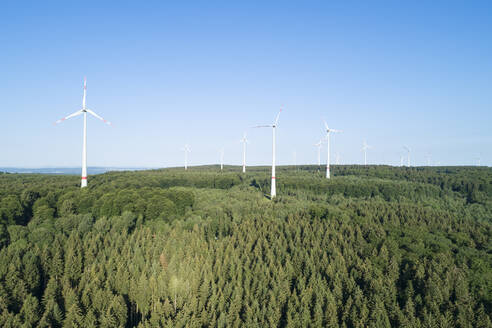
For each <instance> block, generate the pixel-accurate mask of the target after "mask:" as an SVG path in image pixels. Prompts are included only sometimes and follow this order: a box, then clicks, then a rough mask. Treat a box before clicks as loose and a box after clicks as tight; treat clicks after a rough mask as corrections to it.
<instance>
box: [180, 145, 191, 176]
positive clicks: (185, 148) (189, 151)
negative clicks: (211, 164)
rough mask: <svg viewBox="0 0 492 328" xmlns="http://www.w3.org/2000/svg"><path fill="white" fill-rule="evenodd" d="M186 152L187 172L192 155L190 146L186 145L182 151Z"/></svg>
mask: <svg viewBox="0 0 492 328" xmlns="http://www.w3.org/2000/svg"><path fill="white" fill-rule="evenodd" d="M181 150H182V151H184V155H185V171H186V170H188V153H191V148H190V146H188V145H184V147H183V148H182V149H181Z"/></svg>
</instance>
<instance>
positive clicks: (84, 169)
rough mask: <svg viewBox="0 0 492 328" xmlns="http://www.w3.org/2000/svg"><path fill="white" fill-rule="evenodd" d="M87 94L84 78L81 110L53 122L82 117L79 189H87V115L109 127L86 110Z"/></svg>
mask: <svg viewBox="0 0 492 328" xmlns="http://www.w3.org/2000/svg"><path fill="white" fill-rule="evenodd" d="M86 94H87V79H86V78H85V77H84V96H83V97H82V109H81V110H78V111H76V112H75V113H73V114H70V115H68V116H66V117H64V118H62V119H59V120H58V121H56V122H55V124H58V123H61V122H63V121H65V120H68V119H69V118H72V117H75V116H79V115H81V114H83V115H84V137H83V143H82V179H81V183H80V187H81V188H84V187H87V113H89V114H91V115H92V116H94V117H95V118H98V119H100V120H101V121H103V122H104V123H106V124H108V125H111V123H110V122H108V121H106V120H105V119H103V118H102V117H101V116H99V115H97V114H96V113H94V112H93V111H92V110H90V109H89V108H87V107H86V106H85V97H86Z"/></svg>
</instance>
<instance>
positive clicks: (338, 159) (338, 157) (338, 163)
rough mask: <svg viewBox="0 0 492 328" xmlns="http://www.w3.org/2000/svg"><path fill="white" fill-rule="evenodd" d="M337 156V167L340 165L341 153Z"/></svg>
mask: <svg viewBox="0 0 492 328" xmlns="http://www.w3.org/2000/svg"><path fill="white" fill-rule="evenodd" d="M335 156H336V161H337V162H336V163H337V165H340V153H336V155H335Z"/></svg>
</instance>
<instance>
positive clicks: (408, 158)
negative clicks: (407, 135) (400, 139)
mask: <svg viewBox="0 0 492 328" xmlns="http://www.w3.org/2000/svg"><path fill="white" fill-rule="evenodd" d="M403 148H404V149H405V150H406V151H407V166H408V167H410V148H408V147H407V146H403Z"/></svg>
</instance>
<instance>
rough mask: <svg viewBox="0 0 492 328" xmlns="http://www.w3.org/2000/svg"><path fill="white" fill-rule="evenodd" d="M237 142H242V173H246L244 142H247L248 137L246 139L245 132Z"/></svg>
mask: <svg viewBox="0 0 492 328" xmlns="http://www.w3.org/2000/svg"><path fill="white" fill-rule="evenodd" d="M239 142H242V143H243V173H246V144H247V143H249V141H248V139H246V132H244V134H243V138H242V139H241V140H239Z"/></svg>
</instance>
